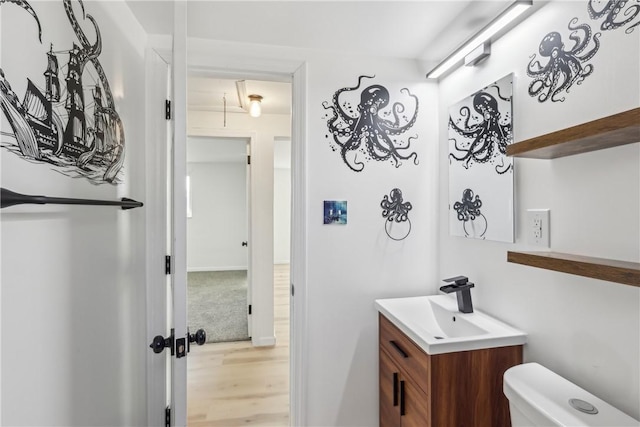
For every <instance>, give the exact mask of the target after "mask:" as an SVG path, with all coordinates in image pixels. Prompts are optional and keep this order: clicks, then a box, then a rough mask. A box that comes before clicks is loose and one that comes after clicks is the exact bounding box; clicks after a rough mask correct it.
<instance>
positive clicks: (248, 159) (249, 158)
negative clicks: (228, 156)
mask: <svg viewBox="0 0 640 427" xmlns="http://www.w3.org/2000/svg"><path fill="white" fill-rule="evenodd" d="M247 164H248V165H250V164H251V156H247Z"/></svg>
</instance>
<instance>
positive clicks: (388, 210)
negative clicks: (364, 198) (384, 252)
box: [380, 188, 413, 241]
mask: <svg viewBox="0 0 640 427" xmlns="http://www.w3.org/2000/svg"><path fill="white" fill-rule="evenodd" d="M380 207H381V208H382V217H383V218H384V219H385V221H384V231H385V232H386V233H387V236H389V238H390V239H392V240H396V241H399V240H404V239H406V238H407V236H408V235H409V233H411V220H410V219H409V211H410V210H411V209H413V206H412V205H411V203H410V202H405V201H404V199H403V198H402V191H401V190H400V189H399V188H394V189H393V190H391V192H390V193H389V195H388V196H387V195H386V194H385V195H384V197H383V199H382V201H381V202H380Z"/></svg>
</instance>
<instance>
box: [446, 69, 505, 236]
mask: <svg viewBox="0 0 640 427" xmlns="http://www.w3.org/2000/svg"><path fill="white" fill-rule="evenodd" d="M512 98H513V75H512V74H509V75H508V76H505V77H503V78H501V79H500V80H497V81H496V82H494V83H492V84H490V85H488V86H486V87H484V88H482V89H481V90H479V91H477V92H475V93H473V94H471V95H469V96H467V97H466V98H464V99H462V100H461V101H460V102H458V103H456V104H454V105H452V106H450V107H449V141H448V144H449V233H450V234H451V235H453V236H461V237H467V238H475V239H483V240H496V241H501V242H513V238H514V232H513V158H511V157H508V156H507V155H506V151H507V146H508V145H509V144H511V143H513V122H512V117H513V113H512ZM460 195H462V198H461V197H460ZM479 195H483V200H480V196H479ZM481 207H482V212H481V211H480V208H481ZM488 222H490V223H491V228H488V227H487V224H488Z"/></svg>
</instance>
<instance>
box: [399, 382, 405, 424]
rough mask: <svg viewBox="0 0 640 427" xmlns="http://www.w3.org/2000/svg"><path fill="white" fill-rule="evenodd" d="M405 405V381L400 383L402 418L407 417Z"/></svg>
mask: <svg viewBox="0 0 640 427" xmlns="http://www.w3.org/2000/svg"><path fill="white" fill-rule="evenodd" d="M405 415H406V411H405V403H404V381H400V416H402V417H403V416H405Z"/></svg>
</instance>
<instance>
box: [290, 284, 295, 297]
mask: <svg viewBox="0 0 640 427" xmlns="http://www.w3.org/2000/svg"><path fill="white" fill-rule="evenodd" d="M294 294H295V288H294V287H293V283H292V284H291V296H293V295H294Z"/></svg>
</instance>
